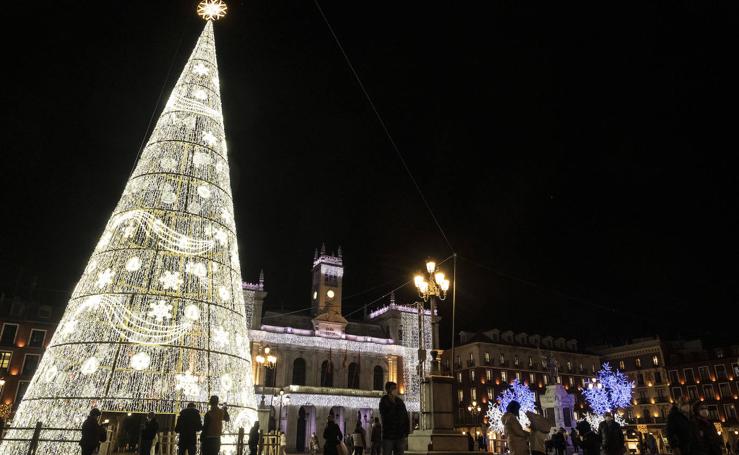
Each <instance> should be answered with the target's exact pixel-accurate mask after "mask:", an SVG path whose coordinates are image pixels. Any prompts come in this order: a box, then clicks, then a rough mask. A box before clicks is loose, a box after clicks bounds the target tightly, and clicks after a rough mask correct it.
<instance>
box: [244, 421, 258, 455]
mask: <svg viewBox="0 0 739 455" xmlns="http://www.w3.org/2000/svg"><path fill="white" fill-rule="evenodd" d="M247 444H248V445H249V453H250V454H251V455H257V448H258V447H259V422H254V425H252V427H251V430H249V440H248V441H247Z"/></svg>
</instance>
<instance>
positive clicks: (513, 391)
mask: <svg viewBox="0 0 739 455" xmlns="http://www.w3.org/2000/svg"><path fill="white" fill-rule="evenodd" d="M513 400H515V401H518V404H520V405H521V409H520V411H519V414H518V420H519V422H521V426H523V427H524V428H525V427H528V426H529V424H530V422H529V418H528V417H526V412H528V411H531V412H536V397H535V395H534V392H532V391H531V389H530V388H529V386H528V385H526V384H524V383H521V382H519V380H518V379H514V380H513V382H512V383H511V385H510V386H508V389H506V390H505V391H504V392H503V393H501V394H500V395H498V398H496V400H495V402H492V401H491V402H490V404H489V405H488V412H487V416H488V421H489V422H490V426H491V427H492V429H493V430H494V431H495V432H497V433H503V422H501V420H500V419H501V418H502V417H503V414H504V413H505V410H506V408H507V407H508V404H509V403H510V402H511V401H513Z"/></svg>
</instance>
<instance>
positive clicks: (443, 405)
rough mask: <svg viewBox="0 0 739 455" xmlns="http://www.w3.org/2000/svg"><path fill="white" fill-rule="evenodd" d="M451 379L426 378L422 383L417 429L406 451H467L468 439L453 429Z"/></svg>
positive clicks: (452, 384)
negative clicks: (420, 408) (421, 405)
mask: <svg viewBox="0 0 739 455" xmlns="http://www.w3.org/2000/svg"><path fill="white" fill-rule="evenodd" d="M453 387H454V378H452V377H451V376H433V375H432V376H429V377H427V378H426V380H425V381H424V382H422V383H421V402H422V403H424V406H423V408H424V409H423V410H422V412H421V416H420V419H419V420H420V422H419V426H420V428H419V429H418V430H415V431H414V432H413V433H411V434H410V435H408V452H413V453H432V454H434V453H438V452H446V453H457V452H467V438H466V437H465V436H464V435H462V434H461V433H459V432H457V431H455V430H454V412H455V409H454V404H453V402H452V397H453V391H454V390H453Z"/></svg>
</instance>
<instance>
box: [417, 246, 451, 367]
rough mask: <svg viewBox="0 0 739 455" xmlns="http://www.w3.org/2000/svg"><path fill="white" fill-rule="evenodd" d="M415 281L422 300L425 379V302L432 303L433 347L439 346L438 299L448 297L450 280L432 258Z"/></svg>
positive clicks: (420, 319) (421, 347)
mask: <svg viewBox="0 0 739 455" xmlns="http://www.w3.org/2000/svg"><path fill="white" fill-rule="evenodd" d="M413 282H414V284H415V285H416V289H418V296H419V297H420V298H421V300H422V301H421V302H418V323H419V324H418V330H419V333H418V343H419V347H418V361H419V364H420V369H421V371H420V372H419V376H420V377H421V378H422V379H423V378H424V377H425V375H426V373H425V368H424V364H425V362H426V339H425V337H424V336H423V324H424V317H423V316H424V310H425V306H424V303H425V302H429V303H430V305H429V306H430V310H431V349H437V348H438V347H439V340H438V339H437V338H438V334H437V330H436V324H437V321H436V299H437V298H438V299H439V300H444V299H446V291H447V290H449V285H450V281H449V280H448V279H446V277H445V276H444V272H442V271H441V270H439V269H437V267H436V262H435V261H432V260H430V259H429V260H428V261H426V273H425V274H422V273H419V274H416V276H415V277H414V278H413Z"/></svg>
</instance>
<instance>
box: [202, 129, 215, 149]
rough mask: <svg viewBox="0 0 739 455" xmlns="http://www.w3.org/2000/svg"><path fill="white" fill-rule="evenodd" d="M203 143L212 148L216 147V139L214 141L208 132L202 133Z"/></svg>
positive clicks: (213, 135)
mask: <svg viewBox="0 0 739 455" xmlns="http://www.w3.org/2000/svg"><path fill="white" fill-rule="evenodd" d="M203 142H205V143H206V144H208V145H209V146H211V147H213V146H214V145H216V142H218V139H216V135H215V134H213V133H211V132H210V131H206V132H205V133H203Z"/></svg>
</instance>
